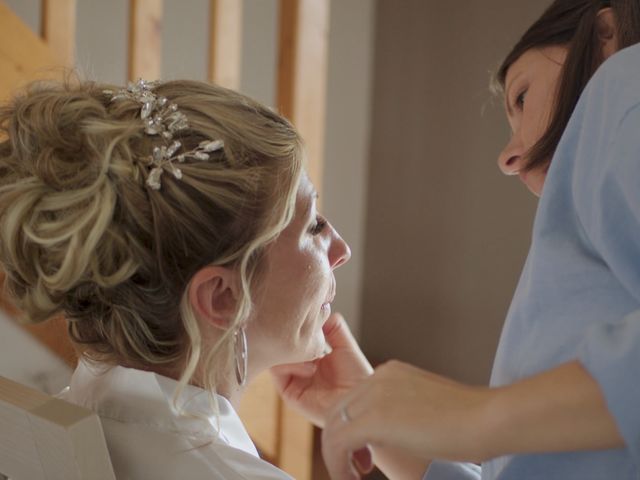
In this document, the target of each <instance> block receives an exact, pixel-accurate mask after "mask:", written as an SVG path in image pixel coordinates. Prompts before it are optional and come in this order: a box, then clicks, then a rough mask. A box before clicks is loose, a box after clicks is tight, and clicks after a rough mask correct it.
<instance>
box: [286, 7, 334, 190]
mask: <svg viewBox="0 0 640 480" xmlns="http://www.w3.org/2000/svg"><path fill="white" fill-rule="evenodd" d="M329 4H330V0H280V43H279V59H278V64H279V65H278V97H277V101H278V108H279V110H280V112H281V113H282V114H283V115H285V116H286V117H288V118H289V119H291V120H292V122H293V123H294V124H295V126H296V128H297V129H298V131H300V133H301V134H302V136H303V137H304V139H305V142H306V147H307V155H308V161H307V171H308V173H309V176H310V178H311V181H312V182H313V183H314V185H315V186H316V189H317V190H318V192H321V191H322V173H323V158H324V135H325V113H326V101H327V99H326V96H327V63H328V47H329Z"/></svg>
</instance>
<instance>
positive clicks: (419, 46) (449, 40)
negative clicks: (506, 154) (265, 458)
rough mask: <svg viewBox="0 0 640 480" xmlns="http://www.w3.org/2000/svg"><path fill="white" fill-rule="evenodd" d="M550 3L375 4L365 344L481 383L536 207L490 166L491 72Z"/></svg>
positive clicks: (496, 107) (381, 355)
mask: <svg viewBox="0 0 640 480" xmlns="http://www.w3.org/2000/svg"><path fill="white" fill-rule="evenodd" d="M548 3H549V2H548V1H543V2H529V1H527V0H484V1H482V2H479V1H461V0H458V1H452V2H442V1H434V0H403V1H397V0H380V1H379V2H378V10H377V22H376V45H375V70H374V96H373V98H374V103H373V124H372V131H371V136H372V141H371V155H370V162H371V164H370V167H369V168H370V177H369V185H368V192H369V193H368V214H367V222H366V241H367V244H366V253H365V266H364V293H363V297H362V318H363V321H362V327H361V338H362V341H363V347H364V349H365V351H366V353H367V354H368V355H369V356H370V357H371V358H372V359H374V360H378V361H380V360H384V359H388V358H391V357H397V358H400V359H403V360H406V361H410V362H413V363H415V364H417V365H420V366H422V367H425V368H428V369H431V370H433V371H436V372H441V373H445V374H448V375H452V376H453V377H455V378H458V379H461V380H466V381H471V382H485V381H486V380H487V379H488V376H489V371H490V367H491V363H492V361H493V355H494V352H495V348H496V345H497V341H498V335H499V331H500V328H501V326H502V323H503V320H504V317H505V314H506V311H507V308H508V305H509V301H510V297H511V295H512V293H513V290H514V288H515V285H516V282H517V279H518V276H519V273H520V270H521V268H522V265H523V262H524V260H525V255H526V252H527V247H528V243H529V236H530V231H531V223H532V219H533V215H534V209H535V206H536V202H535V200H534V198H533V197H532V196H531V195H530V194H529V193H528V192H526V191H525V189H524V188H523V186H522V185H520V184H519V182H518V181H517V180H516V179H513V178H506V177H503V176H502V175H501V174H500V173H499V171H498V169H497V167H496V163H495V158H496V155H497V153H498V152H499V150H500V149H501V147H502V145H503V143H504V142H505V141H506V140H507V138H508V127H507V125H506V122H505V120H504V118H503V114H502V111H501V105H500V102H499V101H493V102H492V98H491V94H490V93H489V91H488V84H489V72H490V71H491V70H493V69H495V68H496V67H497V65H498V64H499V61H500V60H501V57H502V56H503V55H504V54H505V53H506V52H507V50H508V48H509V47H510V46H511V45H512V44H513V43H514V41H515V40H517V38H518V37H519V35H520V34H521V33H522V32H523V31H524V29H525V27H526V26H527V25H528V24H529V23H530V22H531V21H532V20H533V19H534V18H535V17H536V16H537V15H539V14H540V13H541V12H542V9H543V8H544V6H545V5H547V4H548Z"/></svg>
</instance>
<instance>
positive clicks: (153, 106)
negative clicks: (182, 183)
mask: <svg viewBox="0 0 640 480" xmlns="http://www.w3.org/2000/svg"><path fill="white" fill-rule="evenodd" d="M157 85H158V82H148V81H145V80H142V79H140V80H138V81H137V82H135V83H133V82H129V85H128V86H127V88H123V89H120V90H118V91H116V92H114V91H113V90H103V93H104V94H105V95H110V96H111V101H112V102H113V101H116V100H122V99H129V100H134V101H136V102H139V103H140V104H142V107H141V108H140V118H141V119H142V121H143V122H144V131H145V133H146V134H147V135H158V136H160V137H161V138H162V139H163V140H164V145H161V146H155V147H153V151H152V152H151V155H149V156H148V157H147V161H148V164H149V165H150V166H151V167H152V168H151V171H150V172H149V176H148V177H147V182H146V183H147V185H148V186H149V187H151V188H152V189H153V190H160V186H161V184H160V177H161V176H162V173H163V172H164V171H165V170H166V171H168V172H170V173H171V174H172V175H173V176H174V177H175V178H177V179H181V178H182V171H181V170H180V169H179V168H178V167H176V166H175V165H174V163H173V162H174V161H177V162H178V163H183V162H184V161H185V160H186V159H187V158H193V159H195V160H200V161H207V160H209V156H210V154H211V153H213V152H216V151H218V150H221V149H222V148H223V147H224V142H223V141H222V140H205V141H203V142H200V144H199V145H198V146H197V147H196V148H194V149H192V150H188V151H186V152H180V149H181V148H182V143H181V142H180V141H179V140H173V135H174V134H175V133H176V132H178V131H180V130H184V129H186V128H189V123H188V121H187V116H186V115H185V114H184V113H182V112H181V111H180V110H178V105H176V104H175V103H170V102H169V101H168V100H167V98H166V97H158V96H157V95H156V94H155V93H153V88H154V87H156V86H157ZM172 140H173V141H172Z"/></svg>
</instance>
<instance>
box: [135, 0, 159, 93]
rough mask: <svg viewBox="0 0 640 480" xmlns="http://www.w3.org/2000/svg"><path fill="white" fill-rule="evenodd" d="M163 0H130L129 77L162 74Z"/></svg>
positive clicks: (148, 78) (146, 77)
mask: <svg viewBox="0 0 640 480" xmlns="http://www.w3.org/2000/svg"><path fill="white" fill-rule="evenodd" d="M161 67H162V0H129V69H128V74H127V75H128V77H129V80H132V81H135V80H137V79H138V78H144V79H145V80H157V79H159V78H160V75H161V73H162V70H161Z"/></svg>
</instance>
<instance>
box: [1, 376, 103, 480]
mask: <svg viewBox="0 0 640 480" xmlns="http://www.w3.org/2000/svg"><path fill="white" fill-rule="evenodd" d="M0 472H1V473H2V474H4V475H6V476H8V477H9V478H11V479H12V480H40V479H42V480H44V479H47V480H83V479H87V478H91V479H96V480H115V475H114V473H113V469H112V467H111V461H110V459H109V453H108V450H107V444H106V442H105V439H104V432H103V430H102V425H101V424H100V419H99V418H98V416H97V415H96V414H95V413H93V412H91V411H89V410H87V409H84V408H81V407H78V406H77V405H73V404H71V403H68V402H65V401H63V400H59V399H57V398H53V397H49V396H48V395H45V394H43V393H41V392H39V391H37V390H34V389H31V388H28V387H25V386H24V385H20V384H18V383H16V382H13V381H12V380H9V379H6V378H4V377H0Z"/></svg>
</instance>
